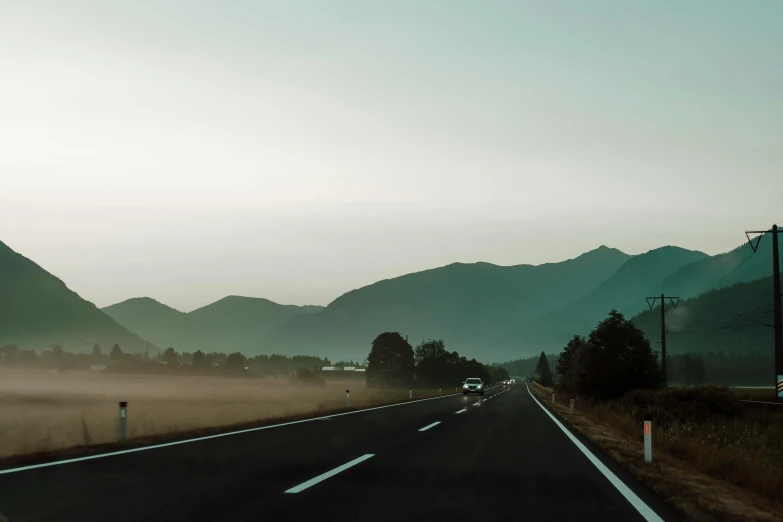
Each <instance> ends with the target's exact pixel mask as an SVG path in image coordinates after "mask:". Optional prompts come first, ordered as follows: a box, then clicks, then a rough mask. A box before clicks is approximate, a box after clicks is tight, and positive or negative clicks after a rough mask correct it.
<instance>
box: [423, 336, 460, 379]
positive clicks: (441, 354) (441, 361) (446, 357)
mask: <svg viewBox="0 0 783 522" xmlns="http://www.w3.org/2000/svg"><path fill="white" fill-rule="evenodd" d="M413 360H414V363H415V365H416V381H417V383H418V384H419V385H422V384H423V385H429V386H444V385H445V386H450V385H452V384H456V383H457V382H459V380H458V379H459V377H456V376H454V371H453V368H454V365H455V363H456V362H458V361H459V356H458V355H457V353H456V352H454V354H453V355H452V354H450V353H449V352H447V351H446V343H444V342H443V340H442V339H438V340H429V341H422V342H421V344H419V345H418V346H417V347H416V349H415V350H414V351H413Z"/></svg>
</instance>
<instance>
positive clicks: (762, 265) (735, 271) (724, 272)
mask: <svg viewBox="0 0 783 522" xmlns="http://www.w3.org/2000/svg"><path fill="white" fill-rule="evenodd" d="M770 275H772V241H771V238H770V237H769V236H768V235H766V236H764V237H763V238H762V239H761V241H760V242H759V245H758V251H757V252H756V253H755V254H754V253H753V250H752V249H751V248H750V245H748V244H747V243H744V244H742V245H741V246H739V247H737V248H735V249H734V250H731V251H730V252H726V253H724V254H718V255H715V256H712V257H707V258H704V259H702V260H700V261H697V262H695V263H691V264H689V265H685V266H683V267H682V268H680V269H679V270H677V271H675V272H673V273H672V274H671V275H669V276H668V277H667V278H666V279H664V280H662V281H661V282H660V284H659V285H657V286H656V287H655V288H653V289H651V290H652V293H651V294H650V295H656V294H661V293H662V292H663V293H666V294H669V295H677V296H680V297H683V298H687V297H694V296H697V295H699V294H703V293H704V292H707V291H708V290H715V289H718V288H725V287H727V286H731V285H734V284H737V283H743V282H748V281H753V280H756V279H760V278H763V277H767V276H770Z"/></svg>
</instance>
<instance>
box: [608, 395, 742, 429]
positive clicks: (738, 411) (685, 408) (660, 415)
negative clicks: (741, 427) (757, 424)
mask: <svg viewBox="0 0 783 522" xmlns="http://www.w3.org/2000/svg"><path fill="white" fill-rule="evenodd" d="M617 406H618V407H619V408H620V409H621V410H625V411H627V412H629V413H631V414H632V415H633V416H634V418H635V419H636V420H637V421H639V422H641V420H642V418H643V417H644V414H645V413H650V414H651V415H652V417H653V422H656V423H658V425H659V426H661V427H667V426H669V425H670V424H672V423H674V422H683V421H688V422H694V423H704V422H709V421H713V420H715V419H716V418H720V419H733V418H737V417H741V416H742V415H743V414H744V410H743V408H742V404H741V403H740V402H739V400H738V399H737V397H736V395H734V393H732V391H731V390H730V389H729V388H728V387H725V386H697V387H693V388H669V389H668V390H666V391H660V392H653V391H651V390H633V391H631V392H630V393H628V394H626V395H625V396H623V397H622V398H621V399H620V400H618V401H617Z"/></svg>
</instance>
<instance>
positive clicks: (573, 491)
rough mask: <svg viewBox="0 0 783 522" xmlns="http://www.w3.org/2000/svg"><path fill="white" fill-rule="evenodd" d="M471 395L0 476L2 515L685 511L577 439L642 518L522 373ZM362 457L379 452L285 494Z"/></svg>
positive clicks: (439, 516) (482, 516)
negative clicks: (508, 383)
mask: <svg viewBox="0 0 783 522" xmlns="http://www.w3.org/2000/svg"><path fill="white" fill-rule="evenodd" d="M477 401H478V397H477V396H469V397H463V396H461V395H457V396H450V397H444V398H438V399H434V400H428V401H422V402H415V403H411V404H404V405H400V406H395V407H391V408H382V409H375V410H369V411H363V412H357V413H354V414H350V415H340V416H334V417H332V418H330V419H327V420H314V421H311V422H304V423H299V424H293V425H288V426H280V427H275V428H271V429H265V430H261V431H255V432H250V433H243V434H237V435H230V436H226V437H221V438H215V439H210V440H204V441H197V442H192V443H186V444H180V445H176V446H169V447H163V448H155V449H150V450H147V451H140V452H135V453H128V454H124V455H116V456H108V457H106V458H99V459H94V460H87V461H81V462H75V463H70V464H62V465H57V466H51V467H44V468H38V469H32V470H27V471H20V472H15V473H7V474H0V513H1V514H2V515H4V516H5V517H6V518H7V520H8V522H22V521H25V522H27V521H47V522H48V521H52V522H54V521H56V522H71V521H73V522H76V521H78V522H85V521H107V522H109V521H111V522H126V521H142V520H143V521H158V520H160V521H188V522H192V521H200V520H205V521H206V520H208V521H226V522H228V521H231V522H241V521H251V520H252V521H254V522H258V521H262V520H310V521H312V520H319V521H320V520H323V521H332V520H335V521H338V520H339V521H352V520H357V521H359V520H361V521H362V522H367V521H368V520H373V521H377V520H382V521H386V520H389V521H391V520H394V521H398V522H401V521H410V520H451V521H468V520H482V521H489V520H542V521H544V520H545V521H547V522H551V521H557V520H599V521H609V520H622V521H642V520H658V519H657V518H654V516H655V515H657V516H659V517H661V519H663V520H666V521H671V520H681V519H682V518H681V516H680V515H679V514H677V513H675V512H673V511H672V510H671V509H670V508H669V507H668V506H665V505H663V504H662V503H661V502H660V501H659V500H658V499H656V498H655V497H654V495H653V494H651V493H650V492H649V491H648V490H646V489H645V488H644V487H642V486H641V485H639V484H638V483H637V482H636V481H635V480H634V479H633V478H632V477H631V476H630V475H628V474H627V473H625V472H623V471H622V470H621V469H619V467H618V466H617V465H616V464H614V462H612V461H611V460H610V459H608V458H606V457H604V456H603V455H602V454H601V453H600V451H598V450H597V449H596V448H594V447H593V446H592V445H591V444H589V443H588V442H586V441H584V440H583V439H581V437H579V439H580V440H582V442H583V443H584V444H585V445H586V446H587V448H589V450H590V451H591V452H592V453H593V454H594V455H595V456H596V457H598V458H599V459H600V460H601V461H602V462H603V463H604V464H605V465H606V466H607V467H608V468H609V469H610V470H611V471H612V472H613V473H614V474H615V475H616V476H617V477H618V478H619V479H620V480H621V481H622V482H623V483H624V484H625V485H626V486H627V487H628V488H630V490H632V491H633V492H634V493H635V494H636V495H637V496H638V497H639V498H640V499H641V500H642V501H643V502H644V503H645V504H646V506H648V507H649V508H651V509H652V510H653V511H654V514H655V515H653V517H651V518H645V517H643V516H642V515H641V514H640V513H639V511H638V510H637V509H636V508H635V507H634V506H633V505H632V504H631V502H629V500H627V499H626V498H625V497H624V496H623V495H622V494H621V493H620V491H619V490H618V489H617V488H616V487H615V486H614V485H613V484H612V483H611V482H610V480H609V479H608V478H607V477H606V476H604V474H602V472H601V471H599V470H598V468H597V467H596V466H595V465H594V464H593V463H591V462H590V460H589V459H588V458H587V457H586V456H585V455H584V454H583V453H582V452H581V451H580V450H579V449H578V448H577V446H576V445H575V444H574V443H573V442H572V441H571V440H570V439H569V438H568V436H567V435H566V434H565V433H564V432H563V431H562V430H561V428H560V427H558V426H557V425H556V424H555V422H554V421H553V420H552V419H551V418H549V416H548V415H547V414H546V413H545V412H544V411H543V410H542V409H541V407H540V406H539V405H538V404H537V403H536V402H535V400H534V399H533V398H532V397H531V396H530V395H529V393H528V391H527V388H526V387H525V385H524V384H519V383H518V384H516V385H515V386H513V387H509V388H508V389H503V388H496V389H493V390H488V391H487V392H486V395H485V396H484V402H483V403H482V404H481V405H478V406H477V405H475V404H476V402H477ZM463 408H467V411H466V412H464V413H457V412H458V411H459V410H461V409H463ZM435 422H439V424H437V425H435V426H433V427H431V428H429V429H427V430H426V431H420V430H421V429H422V428H424V427H426V426H428V425H430V424H433V423H435ZM363 455H372V457H368V458H366V460H364V461H363V462H361V463H358V464H356V465H355V466H352V467H350V468H348V469H345V470H344V471H341V472H339V473H336V474H334V475H333V476H331V477H330V478H326V479H325V480H323V481H321V482H318V483H316V484H314V485H312V486H310V487H308V488H306V489H304V490H302V491H300V492H298V493H286V491H288V490H290V489H292V488H295V487H296V486H298V485H300V484H303V483H307V481H310V480H311V479H314V478H315V477H318V476H319V475H322V474H324V473H326V472H329V471H331V470H334V469H335V468H338V467H340V466H343V465H345V464H346V463H348V462H351V461H353V460H355V459H357V458H359V457H362V456H363ZM639 458H642V456H641V455H640V456H639ZM281 517H282V518H281ZM0 520H2V518H1V517H0Z"/></svg>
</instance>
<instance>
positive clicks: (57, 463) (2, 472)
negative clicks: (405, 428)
mask: <svg viewBox="0 0 783 522" xmlns="http://www.w3.org/2000/svg"><path fill="white" fill-rule="evenodd" d="M493 388H497V386H493V387H492V388H487V389H488V390H491V389H493ZM458 395H459V392H457V393H450V394H447V395H438V396H437V397H427V398H426V399H416V400H413V401H412V400H407V401H403V402H395V403H394V404H386V405H384V406H375V407H373V408H365V409H363V410H355V411H346V412H343V413H335V414H333V415H324V416H321V417H311V418H309V419H301V420H296V421H289V422H282V423H279V424H270V425H268V426H258V427H257V428H247V429H244V430H237V431H228V432H226V433H216V434H214V435H204V436H203V437H195V438H192V439H185V440H177V441H174V442H164V443H161V444H153V445H151V446H141V447H138V448H130V449H126V450H119V451H110V452H109V453H100V454H98V455H88V456H86V457H75V458H72V459H64V460H55V461H53V462H44V463H42V464H30V465H29V466H20V467H18V468H9V469H0V475H7V474H9V473H19V472H22V471H29V470H31V469H40V468H48V467H51V466H60V465H62V464H73V463H75V462H84V461H86V460H94V459H102V458H105V457H116V456H118V455H126V454H128V453H136V452H138V451H147V450H154V449H159V448H167V447H170V446H177V445H179V444H188V443H190V442H200V441H203V440H210V439H218V438H220V437H229V436H231V435H240V434H242V433H250V432H253V431H261V430H270V429H272V428H283V427H285V426H293V425H294V424H302V423H305V422H313V421H317V420H323V419H330V420H331V419H332V418H334V417H342V416H343V415H353V414H356V413H364V412H367V411H373V410H382V409H384V408H394V407H395V406H404V405H406V404H414V403H417V402H424V401H433V400H436V399H445V398H447V397H454V396H458ZM218 427H219V426H215V428H218Z"/></svg>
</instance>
